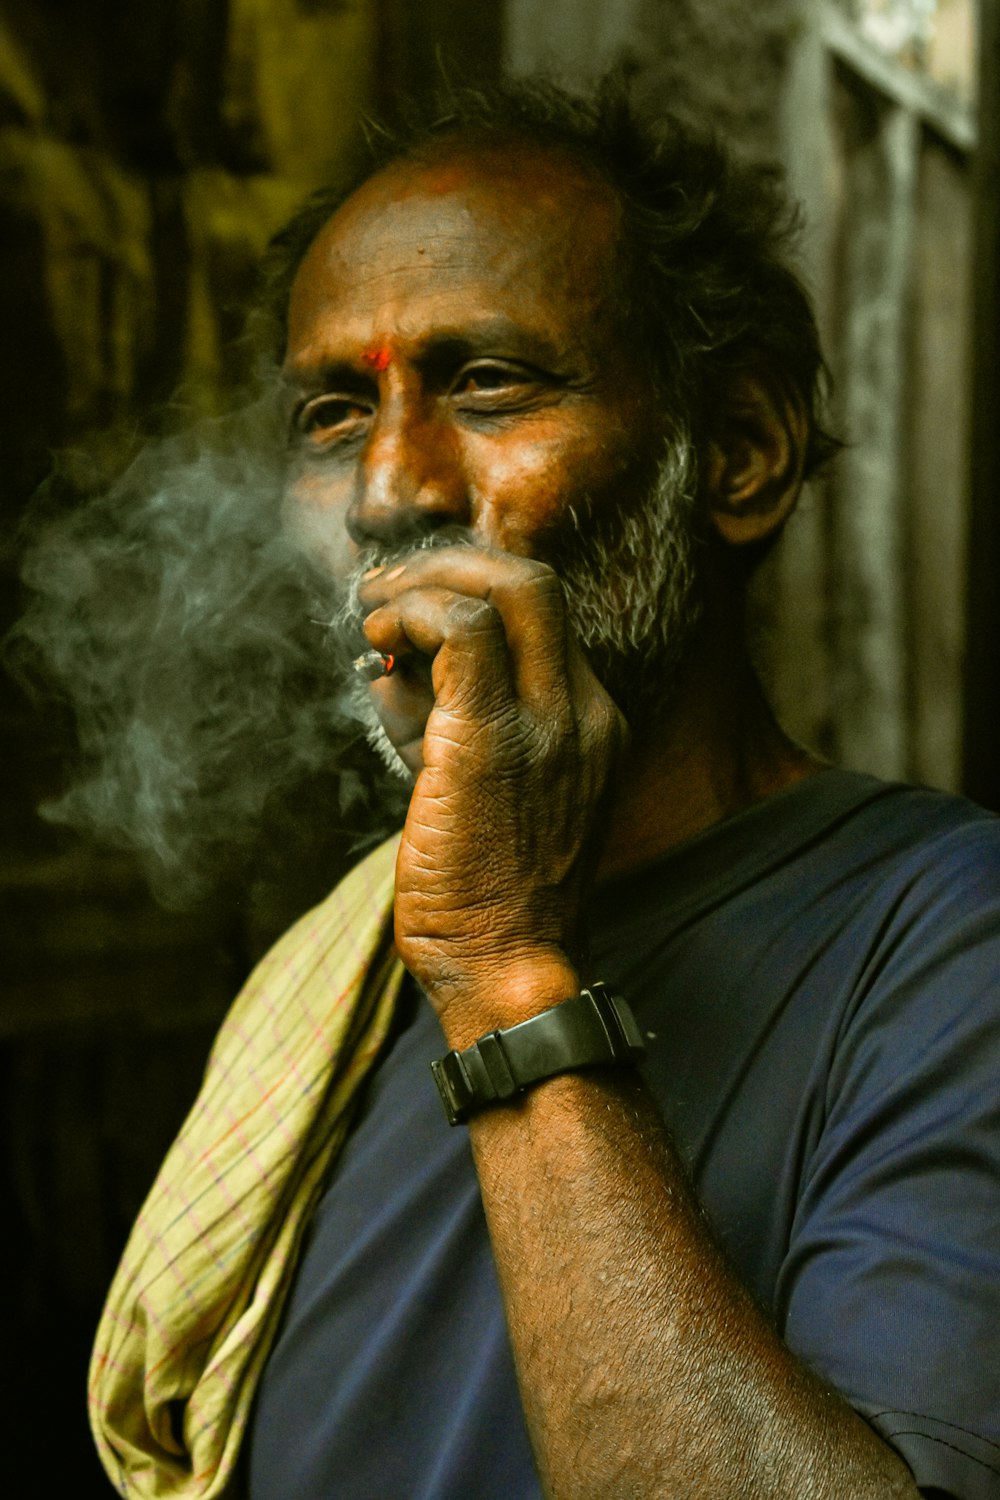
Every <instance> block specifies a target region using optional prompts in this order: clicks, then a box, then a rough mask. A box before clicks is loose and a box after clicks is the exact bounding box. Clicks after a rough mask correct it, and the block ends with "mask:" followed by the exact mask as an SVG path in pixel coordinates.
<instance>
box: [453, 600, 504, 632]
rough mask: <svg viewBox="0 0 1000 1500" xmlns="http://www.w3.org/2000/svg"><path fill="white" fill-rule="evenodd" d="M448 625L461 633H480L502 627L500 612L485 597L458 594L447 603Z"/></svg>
mask: <svg viewBox="0 0 1000 1500" xmlns="http://www.w3.org/2000/svg"><path fill="white" fill-rule="evenodd" d="M447 617H448V627H449V629H450V630H453V631H456V632H460V633H461V634H463V635H480V634H485V633H488V632H492V631H496V630H498V629H501V628H502V624H501V619H500V612H499V610H498V609H497V608H496V607H495V606H494V605H492V604H490V603H489V601H488V600H486V599H471V598H469V597H468V596H467V595H459V596H458V597H456V598H455V599H453V600H452V601H451V603H450V604H449V605H448V611H447Z"/></svg>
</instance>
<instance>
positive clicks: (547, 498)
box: [284, 148, 686, 769]
mask: <svg viewBox="0 0 1000 1500" xmlns="http://www.w3.org/2000/svg"><path fill="white" fill-rule="evenodd" d="M616 229H617V207H616V204H615V202H614V199H613V197H612V195H611V193H610V192H609V191H608V190H607V189H606V188H604V187H603V186H602V185H601V184H600V183H595V182H593V181H591V180H590V179H589V178H587V177H585V176H584V175H582V173H581V171H580V169H578V168H577V167H575V166H574V165H573V164H572V163H571V162H570V161H568V160H567V159H566V158H565V157H564V156H563V155H561V154H558V153H555V152H544V153H540V152H537V151H531V150H528V149H525V148H520V149H512V150H509V151H505V152H502V153H501V152H496V151H489V152H486V151H480V152H478V153H474V154H473V153H466V154H463V155H461V156H458V157H453V158H447V159H444V160H442V161H440V162H436V163H432V164H413V163H410V164H404V165H400V166H396V167H393V168H390V169H389V170H387V171H385V172H383V173H381V174H380V175H379V176H377V177H375V178H373V179H372V180H371V181H370V182H368V183H366V184H365V185H364V186H363V187H362V188H361V189H360V190H359V191H358V192H357V193H356V194H355V195H354V196H353V197H352V198H351V199H349V200H348V202H347V203H346V204H345V205H344V206H343V207H342V208H341V209H340V210H339V211H338V212H337V213H336V214H335V215H334V217H333V218H332V219H331V220H330V221H329V223H328V224H327V225H326V226H325V228H324V229H323V230H322V231H321V232H320V234H319V235H318V237H317V239H316V240H315V241H314V243H313V245H312V246H311V248H310V250H309V252H308V254H307V255H306V257H305V259H304V261H303V264H302V266H301V268H300V270H299V273H298V275H297V277H296V280H295V284H294V287H293V291H292V297H291V302H290V311H289V330H288V335H289V336H288V347H287V356H286V360H285V367H284V374H285V378H286V380H287V382H288V385H289V389H290V399H291V403H292V415H291V432H292V445H291V474H290V482H289V491H288V508H289V513H290V521H291V523H292V525H293V527H294V529H295V530H296V531H297V532H298V533H299V534H300V535H301V536H302V537H303V539H304V540H305V542H306V544H307V546H308V548H309V550H310V551H311V552H312V553H313V554H314V555H318V556H319V557H320V558H321V559H322V561H323V562H324V564H325V566H326V567H327V568H328V569H329V570H330V571H331V572H332V573H333V574H334V575H335V576H337V577H340V578H342V579H348V578H350V577H351V576H353V575H356V573H357V570H358V568H359V567H361V566H365V565H368V564H370V563H372V562H374V561H383V560H385V559H386V558H387V557H391V556H394V555H398V554H399V553H400V552H401V551H405V550H406V549H407V548H408V547H411V546H413V545H416V544H418V543H419V542H421V541H425V540H426V539H427V538H428V537H431V536H434V535H439V536H451V535H454V534H455V529H456V528H457V529H458V534H459V535H461V536H462V537H464V538H466V539H468V540H470V541H472V542H474V543H475V542H481V543H482V544H484V545H487V546H491V547H498V548H501V549H503V550H506V551H509V552H513V553H517V554H520V555H524V556H533V557H541V558H543V559H546V560H551V561H555V562H557V565H558V566H559V567H560V571H563V572H564V573H565V572H566V571H569V572H570V573H571V574H572V575H573V576H572V591H571V597H570V600H569V603H570V616H571V620H573V610H574V597H573V596H576V597H577V598H579V600H580V601H581V605H582V609H581V618H585V619H587V620H588V621H592V620H593V619H594V617H595V614H600V612H601V608H602V605H603V603H604V602H605V599H606V603H607V611H606V612H607V615H608V616H609V617H610V619H612V620H615V618H616V617H617V616H619V615H620V614H621V605H622V602H623V600H624V596H625V594H626V593H628V592H629V591H632V593H633V594H634V592H635V585H634V580H625V581H622V582H621V586H620V589H619V587H618V585H617V584H616V580H615V578H614V575H613V572H611V571H608V570H606V571H605V573H604V576H602V577H601V578H600V579H599V580H596V581H595V583H594V586H593V588H591V587H590V579H589V573H590V572H592V571H593V570H594V566H595V553H594V551H593V549H592V548H589V547H588V543H589V541H590V539H591V535H590V534H591V533H592V534H593V535H594V536H598V535H599V536H600V545H601V547H603V548H604V553H603V554H598V555H605V556H608V557H609V558H612V557H614V558H615V559H616V560H617V558H618V554H617V553H616V548H615V538H614V528H613V527H612V528H610V529H609V528H608V527H607V525H606V522H607V520H608V518H614V520H615V525H617V518H618V517H619V516H621V517H622V518H623V519H624V518H628V517H633V518H634V516H635V514H636V512H637V511H641V510H642V509H643V508H644V507H646V506H647V504H648V501H649V497H650V495H651V494H652V493H653V491H654V487H655V483H656V479H657V470H658V466H659V465H660V463H661V461H662V459H663V453H664V441H663V436H662V434H663V426H664V424H663V420H662V414H658V413H657V411H656V409H655V404H654V400H653V394H652V390H651V386H650V382H649V379H648V376H646V374H645V372H644V370H643V367H642V363H641V361H640V359H639V358H638V357H637V356H634V355H633V353H632V351H631V350H630V349H629V348H628V346H627V342H626V339H625V336H624V334H623V332H622V330H621V328H620V326H619V323H618V321H617V320H616V318H615V316H614V249H615V238H616ZM663 500H664V494H663V486H662V484H661V486H660V502H661V503H659V508H658V510H657V511H656V513H655V516H653V515H650V517H649V524H650V525H651V526H653V527H655V528H657V529H658V530H659V531H660V532H661V533H662V532H663V531H664V529H665V527H666V526H667V522H666V520H665V517H666V516H667V515H668V514H669V502H670V496H666V501H667V503H666V505H664V504H663V503H662V502H663ZM676 529H677V528H676V527H675V528H674V530H675V532H676ZM609 534H610V535H611V537H612V542H611V546H610V549H608V548H607V547H606V546H605V543H606V540H607V537H608V535H609ZM633 540H634V538H633ZM646 540H647V539H646V538H645V537H641V538H639V543H638V556H639V566H640V567H641V566H642V559H643V558H644V557H646V556H647V555H648V556H649V557H650V559H651V556H652V553H653V552H656V555H657V559H658V562H662V560H663V558H664V556H665V555H666V553H670V549H671V547H673V548H674V551H676V547H675V545H674V537H673V535H672V536H671V537H669V538H668V546H667V548H666V553H665V552H664V548H663V547H662V546H660V545H659V538H657V543H656V545H652V544H651V545H649V546H647V545H646ZM635 551H636V549H635V547H634V546H633V549H632V553H631V554H629V557H630V563H629V565H630V566H631V562H632V559H634V556H635ZM671 555H672V554H671ZM574 564H575V565H576V566H575V567H574ZM685 582H686V579H685ZM619 592H620V593H621V596H622V597H621V599H619V598H616V597H615V596H616V594H618V593H619ZM662 602H663V601H662V599H661V593H660V583H659V580H653V581H652V582H651V584H650V587H649V589H647V590H646V595H645V599H644V606H643V607H644V609H645V613H646V615H647V616H648V615H650V614H651V613H654V614H660V613H662V612H663V611H662V609H661V605H662ZM668 605H669V601H668ZM667 612H668V613H669V608H668V611H667ZM574 623H576V622H575V621H574ZM584 644H585V645H586V644H588V643H587V642H586V641H585V642H584ZM612 654H613V651H612ZM607 655H608V653H607V651H605V652H604V656H605V658H606V657H607ZM616 665H617V663H616ZM390 683H391V685H390ZM375 696H376V699H377V701H378V712H379V715H380V716H381V719H382V722H383V724H384V726H385V728H386V729H387V730H388V731H389V734H390V737H391V739H392V740H393V741H394V742H395V743H397V744H403V743H410V744H413V743H416V744H418V743H419V734H420V733H422V730H420V728H419V725H420V724H421V723H422V718H423V717H426V712H427V708H428V703H427V701H426V697H427V681H426V678H425V679H424V680H423V682H421V681H420V680H419V674H417V676H416V677H415V676H414V674H412V673H399V674H394V676H393V678H392V679H391V680H390V681H389V682H385V683H379V684H378V685H377V689H376V692H375ZM623 706H625V705H624V704H623ZM626 711H628V709H626ZM417 763H418V762H415V763H414V764H412V765H411V769H416V764H417ZM408 764H409V761H408Z"/></svg>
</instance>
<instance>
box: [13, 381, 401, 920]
mask: <svg viewBox="0 0 1000 1500" xmlns="http://www.w3.org/2000/svg"><path fill="white" fill-rule="evenodd" d="M284 451H285V440H284V432H283V430H282V418H281V416H280V412H279V407H278V403H277V401H276V400H275V399H274V397H273V396H272V395H270V394H264V395H263V396H261V397H259V398H258V399H256V400H255V401H254V402H253V403H251V404H249V405H247V406H246V407H244V408H243V409H242V410H239V411H237V412H235V413H232V414H230V415H228V416H226V417H223V418H219V419H217V420H215V421H213V422H210V423H202V424H199V426H198V427H197V428H196V429H193V430H191V431H189V432H187V433H186V434H184V435H182V436H180V437H174V438H168V439H163V440H159V441H156V442H153V443H150V444H148V445H147V446H146V447H145V448H144V449H143V450H142V451H141V452H140V453H139V455H138V457H137V458H136V459H135V461H134V462H133V463H132V464H131V466H130V467H129V468H128V470H127V471H126V472H125V473H124V475H123V476H122V477H121V478H120V479H119V480H118V481H117V482H116V483H114V484H113V485H112V486H111V487H110V488H108V489H107V490H106V491H104V492H103V493H99V494H97V495H94V496H91V497H89V498H87V499H86V500H85V501H84V502H83V503H82V504H81V503H76V504H74V505H73V506H72V507H70V508H68V509H67V508H65V507H63V508H62V509H59V508H58V507H56V506H55V505H54V502H53V498H52V494H51V493H50V495H49V497H48V500H47V501H46V499H45V498H44V497H43V499H42V500H41V501H40V502H39V504H38V505H37V506H36V509H35V513H34V515H33V517H32V518H31V519H30V520H29V522H28V528H27V549H26V553H25V560H24V567H23V576H24V579H25V582H26V584H27V585H28V588H29V590H30V591H31V602H30V605H29V608H28V611H27V613H26V615H25V617H24V618H23V620H22V621H21V623H20V624H19V626H18V627H17V629H16V631H15V634H14V637H13V640H12V642H11V646H10V653H11V656H12V659H13V664H14V666H15V670H16V671H17V675H18V676H19V677H21V679H22V680H26V681H28V682H29V684H30V685H33V686H35V687H37V688H39V689H41V690H42V691H45V692H47V693H48V694H49V695H51V694H53V693H54V694H55V695H57V696H58V697H60V698H61V699H63V700H64V701H65V702H66V703H68V705H69V706H70V708H71V710H72V712H73V715H74V718H75V725H76V733H77V738H78V742H79V746H80V761H79V765H78V767H77V770H78V776H77V779H76V780H75V782H74V784H73V785H72V786H71V788H70V790H69V791H68V792H67V793H66V794H65V795H64V796H62V797H61V798H59V799H58V800H57V801H54V802H52V803H49V804H47V805H46V806H44V807H43V809H42V812H43V815H44V816H46V817H47V818H49V819H51V820H53V821H56V822H62V823H67V824H70V825H72V826H73V827H75V828H78V829H82V830H86V831H90V832H92V833H95V834H97V835H98V836H99V837H100V838H101V839H102V840H104V841H105V842H107V843H110V844H111V845H113V846H116V847H119V848H122V849H126V850H131V851H134V852H135V853H137V854H138V856H139V858H140V860H141V862H142V864H143V865H144V867H145V871H146V874H147V876H148V878H149V880H150V882H151V884H152V887H153V889H154V891H155V893H156V894H157V896H158V897H159V898H160V899H161V900H163V901H165V902H166V903H167V904H169V905H183V904H187V903H188V902H190V901H191V900H193V899H194V898H195V897H197V896H199V895H201V894H202V893H203V892H204V891H205V890H206V889H208V888H209V887H211V886H213V885H215V884H217V883H218V882H219V881H220V880H223V879H228V878H233V877H235V876H236V875H237V874H238V873H239V872H241V871H242V872H244V873H246V872H247V871H248V870H250V869H252V867H253V864H254V861H255V860H256V859H258V858H260V857H264V856H263V851H264V850H265V849H266V848H267V847H268V845H269V844H270V845H272V846H273V845H274V844H275V843H276V842H277V843H280V844H293V843H295V842H296V841H298V843H299V845H300V847H303V848H306V849H309V848H312V849H314V850H315V849H316V848H317V847H318V846H322V847H325V848H337V847H339V849H340V850H341V851H343V852H348V851H353V850H355V849H358V850H360V849H361V848H363V847H366V846H367V844H369V843H371V842H373V841H374V840H375V839H376V838H378V837H380V836H382V835H383V834H384V833H385V832H387V831H388V830H389V829H390V828H391V827H393V826H394V825H398V823H399V822H400V821H401V819H402V816H403V813H404V811H405V802H406V796H407V792H406V789H405V788H404V787H403V786H402V784H401V783H400V782H399V781H398V779H396V778H394V777H391V776H390V775H389V774H388V773H387V772H386V771H385V770H384V768H383V767H382V765H381V762H380V761H379V759H378V757H377V756H376V755H375V754H373V752H372V751H371V750H370V749H369V748H368V746H367V743H366V738H365V731H366V726H365V724H363V723H362V722H361V719H360V717H359V713H360V709H361V700H360V699H359V698H358V696H357V692H356V685H355V683H354V681H353V680H352V675H353V674H352V673H351V671H350V661H351V658H352V656H353V655H354V654H356V652H357V650H358V649H360V646H361V645H363V644H364V642H363V641H361V642H359V640H358V638H357V637H356V636H353V635H350V634H349V627H348V626H347V625H346V624H345V625H343V627H342V628H340V629H338V628H337V627H335V626H334V627H331V625H330V623H329V622H331V621H336V620H343V619H344V618H345V615H344V611H343V610H342V608H341V605H342V600H341V598H340V597H338V595H337V593H336V590H335V587H334V585H333V584H332V583H331V581H330V579H329V578H328V577H326V576H325V575H324V573H323V572H322V571H321V570H320V569H319V568H318V567H317V566H316V565H315V564H313V563H311V562H310V561H309V559H308V557H307V556H306V555H305V553H304V552H303V551H302V550H301V549H300V548H298V547H297V546H296V544H295V543H294V541H293V540H292V539H290V538H289V537H288V536H287V535H285V533H284V532H283V529H282V526H281V517H280V506H281V496H282V489H283V483H284V474H283V463H284ZM295 809H298V812H297V813H296V811H295ZM296 819H298V822H299V825H300V826H298V827H293V826H292V825H293V824H294V823H295V822H296Z"/></svg>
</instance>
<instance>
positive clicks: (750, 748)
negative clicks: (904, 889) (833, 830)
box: [597, 636, 824, 880]
mask: <svg viewBox="0 0 1000 1500" xmlns="http://www.w3.org/2000/svg"><path fill="white" fill-rule="evenodd" d="M823 767H824V762H822V761H820V760H819V759H817V758H816V757H815V756H813V755H811V754H810V753H809V752H808V751H807V750H804V749H803V748H802V747H801V746H800V745H796V744H795V743H794V742H793V741H792V740H791V739H789V737H788V736H787V735H786V734H785V733H784V731H783V730H782V729H781V728H780V726H779V725H778V723H777V721H776V720H775V718H774V715H773V713H772V712H771V708H770V705H769V704H768V702H767V699H766V698H765V696H764V693H763V690H762V688H761V686H760V682H759V681H758V678H757V675H756V673H755V672H754V670H753V667H752V666H751V664H750V661H749V658H748V657H747V655H746V652H745V650H743V649H740V650H738V651H736V652H734V651H733V649H732V645H731V642H726V641H722V640H719V639H718V638H716V639H714V640H713V639H712V637H711V636H708V637H706V638H705V639H704V640H703V641H702V643H701V644H700V646H699V648H698V650H697V651H696V652H695V654H694V655H693V656H692V658H691V660H690V661H689V662H688V664H687V667H686V669H685V671H684V673H683V674H682V676H681V679H680V681H679V682H678V685H677V690H676V692H675V694H674V696H673V699H672V702H671V706H670V710H669V712H668V713H667V715H666V716H665V717H664V718H662V719H660V720H658V722H657V725H656V727H655V729H654V730H647V731H645V732H639V733H636V732H633V740H632V744H631V746H630V748H629V751H628V752H627V754H626V757H625V760H624V762H623V764H622V767H621V769H620V772H619V777H618V788H619V789H618V792H617V795H616V797H615V801H614V804H613V806H612V810H611V817H610V823H609V832H608V837H607V839H606V841H605V844H604V849H603V852H602V855H601V859H600V861H599V864H598V870H597V878H598V880H606V879H608V878H609V877H611V876H613V875H618V874H621V873H623V872H624V871H626V870H630V869H633V868H636V867H637V866H639V865H643V864H647V863H648V862H649V861H650V860H653V859H655V858H657V856H658V855H660V854H663V853H665V852H666V851H667V850H668V849H671V848H673V847H674V846H675V845H677V844H680V843H682V842H683V841H684V840H685V839H689V838H691V837H692V836H693V835H694V834H696V833H700V832H701V831H702V830H703V829H705V828H709V827H711V825H712V824H713V823H719V822H721V821H722V820H723V819H724V818H731V817H732V816H733V815H734V814H735V813H738V812H741V811H743V809H744V808H747V807H750V806H752V805H753V804H754V803H755V802H761V801H763V800H764V798H766V797H770V796H772V795H773V794H774V793H775V792H779V791H782V790H783V789H784V788H785V787H788V786H791V785H793V784H794V783H795V782H796V781H801V780H803V779H804V778H805V777H807V776H811V775H813V774H815V772H817V771H819V770H822V769H823Z"/></svg>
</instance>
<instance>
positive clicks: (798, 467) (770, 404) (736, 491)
mask: <svg viewBox="0 0 1000 1500" xmlns="http://www.w3.org/2000/svg"><path fill="white" fill-rule="evenodd" d="M724 401H725V406H724V410H723V411H722V413H721V415H720V418H719V420H718V421H717V422H716V423H715V424H714V430H713V433H712V436H711V438H710V439H709V444H708V458H707V462H706V464H705V470H704V473H705V501H706V505H707V508H708V514H709V516H710V518H711V521H712V524H713V526H714V527H715V529H716V531H717V532H718V533H719V535H720V536H721V537H722V539H723V541H725V542H728V543H730V545H732V546H736V547H743V546H746V545H747V544H748V543H750V542H759V541H761V540H762V539H763V538H764V537H767V536H769V535H770V534H771V533H772V532H773V531H776V530H777V529H778V528H779V527H780V526H781V525H782V524H783V523H784V522H785V521H786V520H787V519H788V517H789V515H790V514H791V512H792V510H793V509H794V508H795V502H796V500H797V499H798V498H799V491H800V490H801V488H802V469H803V464H804V462H805V450H806V442H807V439H808V418H807V416H806V411H805V407H804V406H803V404H802V402H801V400H799V399H798V397H797V396H796V395H795V394H794V392H792V391H789V390H786V389H785V388H784V387H783V386H782V385H780V384H779V383H778V382H777V381H773V380H770V379H768V378H767V377H766V376H764V375H760V374H756V373H752V372H743V373H740V374H736V375H734V376H733V377H732V379H731V381H730V382H729V384H728V386H727V389H726V392H725V397H724Z"/></svg>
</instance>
